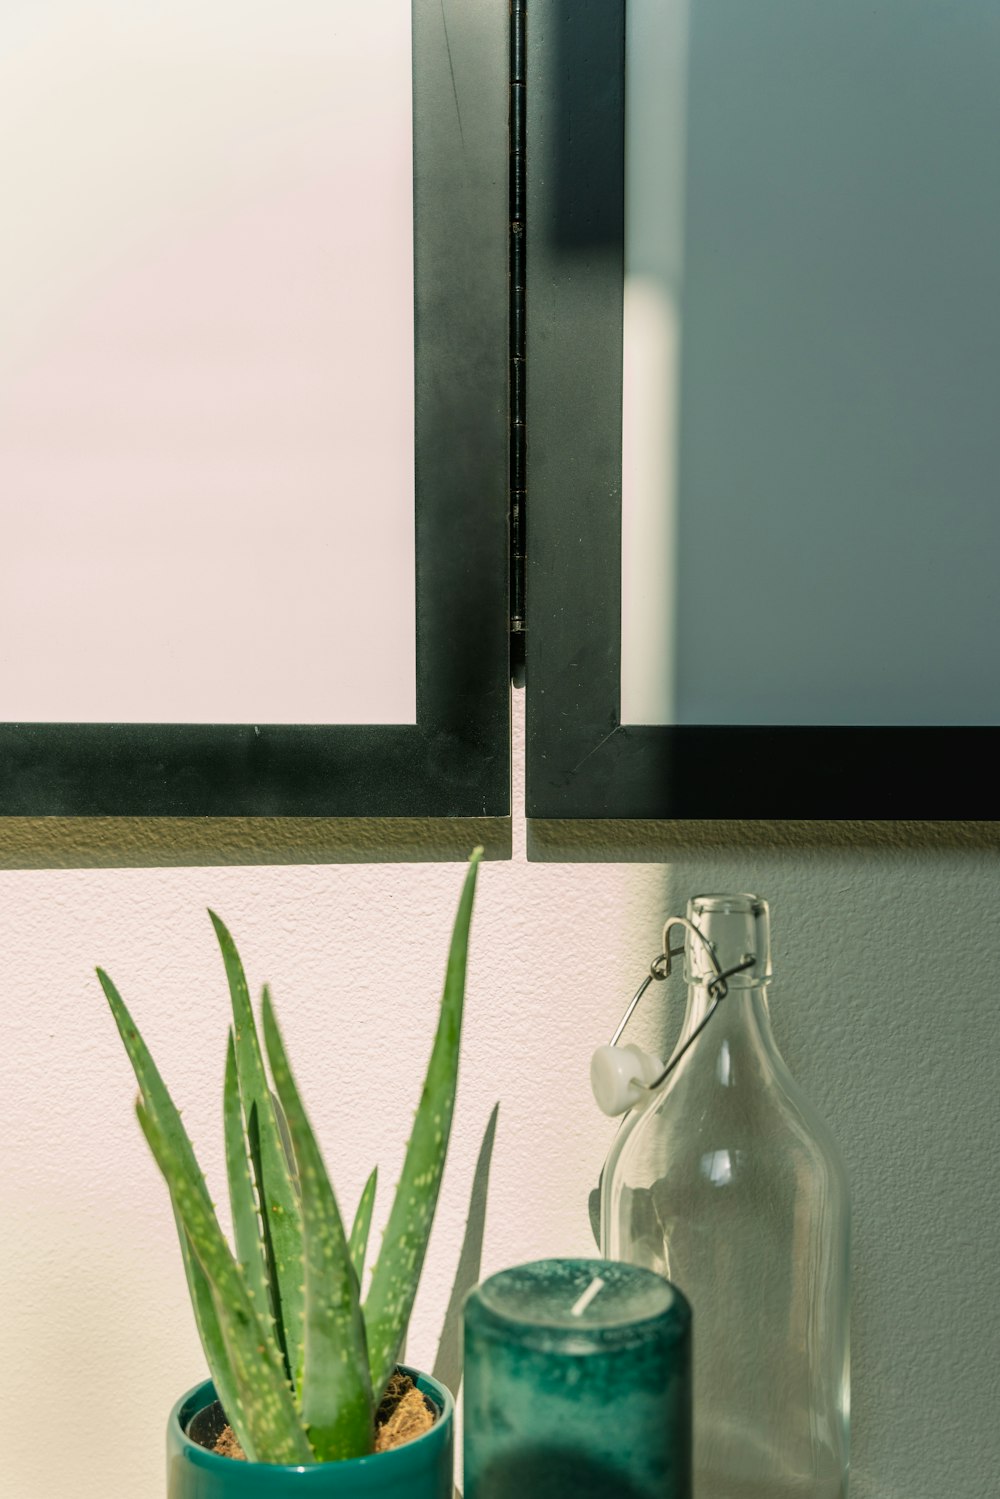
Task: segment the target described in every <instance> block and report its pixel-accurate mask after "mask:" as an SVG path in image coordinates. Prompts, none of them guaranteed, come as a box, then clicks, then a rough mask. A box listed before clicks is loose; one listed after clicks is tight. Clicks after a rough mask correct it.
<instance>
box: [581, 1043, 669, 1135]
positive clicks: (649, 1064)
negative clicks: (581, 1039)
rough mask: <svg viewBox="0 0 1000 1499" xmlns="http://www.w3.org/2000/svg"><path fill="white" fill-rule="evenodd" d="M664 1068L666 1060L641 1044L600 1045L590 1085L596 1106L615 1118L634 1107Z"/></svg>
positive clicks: (594, 1056) (595, 1057)
mask: <svg viewBox="0 0 1000 1499" xmlns="http://www.w3.org/2000/svg"><path fill="white" fill-rule="evenodd" d="M662 1071H663V1063H662V1062H661V1061H660V1059H659V1057H654V1056H653V1055H652V1053H651V1052H648V1051H643V1050H642V1048H641V1047H639V1046H599V1047H598V1048H597V1050H596V1051H595V1052H594V1055H593V1057H592V1058H591V1062H590V1086H591V1088H592V1089H593V1090H594V1098H595V1099H596V1100H597V1107H598V1108H599V1109H600V1110H601V1112H602V1113H604V1114H607V1115H608V1116H609V1117H610V1118H612V1119H615V1118H617V1116H618V1115H619V1114H624V1113H626V1112H627V1110H629V1109H632V1108H634V1107H635V1105H636V1104H637V1103H638V1102H639V1100H640V1098H642V1096H643V1089H644V1088H648V1087H649V1085H650V1084H651V1083H655V1082H656V1079H657V1078H658V1077H659V1076H660V1074H661V1072H662Z"/></svg>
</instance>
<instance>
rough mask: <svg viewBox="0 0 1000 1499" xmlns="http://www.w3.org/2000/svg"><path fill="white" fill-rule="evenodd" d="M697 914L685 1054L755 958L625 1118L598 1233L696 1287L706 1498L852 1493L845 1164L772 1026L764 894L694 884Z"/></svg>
mask: <svg viewBox="0 0 1000 1499" xmlns="http://www.w3.org/2000/svg"><path fill="white" fill-rule="evenodd" d="M687 916H688V920H689V922H691V923H692V925H693V926H694V927H695V928H697V931H698V932H700V933H701V935H702V937H703V938H704V939H705V940H704V942H701V941H699V940H698V938H697V936H694V935H692V933H691V932H690V931H688V932H687V933H686V942H685V954H684V956H685V979H686V982H687V983H688V986H689V988H688V1003H687V1013H686V1014H685V1017H684V1026H683V1029H682V1032H681V1035H680V1038H679V1040H678V1043H677V1048H676V1049H675V1055H676V1054H677V1052H678V1051H679V1050H680V1048H681V1047H682V1046H683V1045H684V1043H685V1041H686V1040H687V1039H688V1038H689V1037H690V1036H691V1034H692V1032H693V1031H694V1030H695V1029H696V1028H697V1026H698V1025H699V1024H700V1023H701V1022H702V1021H703V1020H704V1018H705V1015H706V1014H707V1012H708V1010H709V1009H710V1008H711V1006H712V1004H713V1002H714V994H713V992H712V991H711V990H710V985H711V981H712V979H713V978H714V977H715V976H716V974H717V973H718V972H720V971H725V970H726V969H729V968H731V967H733V966H734V965H736V964H738V963H740V962H742V961H744V960H745V959H746V958H747V957H749V956H750V955H753V958H754V962H753V965H752V967H750V968H748V969H747V970H746V971H744V972H742V973H737V974H733V975H732V977H730V978H729V979H728V980H727V984H728V992H727V994H726V997H725V998H724V999H723V1000H722V1002H721V1003H720V1005H719V1007H718V1009H717V1011H716V1012H715V1014H714V1015H713V1017H712V1019H711V1020H710V1021H709V1023H708V1024H707V1026H706V1027H705V1030H704V1031H703V1032H702V1034H701V1035H700V1036H699V1037H698V1038H697V1040H696V1041H695V1042H694V1043H693V1045H692V1046H691V1048H690V1050H689V1051H688V1052H687V1054H686V1055H685V1056H684V1057H683V1059H682V1060H681V1061H680V1062H679V1063H678V1065H677V1067H676V1069H675V1070H674V1071H673V1072H672V1073H671V1074H670V1076H669V1077H668V1078H667V1080H666V1082H665V1083H663V1084H662V1086H661V1087H660V1088H659V1089H657V1090H654V1091H653V1092H652V1094H651V1095H650V1096H649V1098H648V1099H647V1101H646V1102H645V1103H643V1104H640V1105H639V1107H638V1108H637V1109H636V1110H634V1111H633V1113H632V1114H631V1115H630V1116H629V1118H628V1119H626V1121H625V1123H624V1125H623V1127H622V1128H621V1130H620V1131H619V1134H618V1136H617V1138H616V1140H615V1143H614V1145H613V1146H612V1150H611V1153H610V1154H609V1156H608V1160H607V1164H606V1166H605V1171H604V1177H603V1180H604V1189H603V1191H602V1204H601V1237H602V1249H603V1252H604V1254H605V1255H606V1256H607V1257H608V1258H610V1259H622V1260H628V1261H630V1262H632V1263H633V1264H637V1265H644V1266H646V1267H647V1268H649V1269H652V1270H657V1271H659V1272H660V1273H661V1274H662V1275H665V1276H666V1277H667V1278H668V1279H669V1280H671V1281H673V1282H674V1284H675V1285H677V1286H679V1287H680V1289H681V1290H682V1291H683V1292H684V1294H685V1295H686V1296H687V1298H688V1300H689V1301H690V1302H691V1304H692V1307H693V1310H694V1321H693V1330H694V1339H693V1342H694V1492H695V1496H696V1499H846V1495H847V1471H848V1423H849V1408H850V1384H849V1343H848V1274H849V1267H848V1259H849V1203H848V1188H847V1177H846V1173H845V1170H844V1166H843V1163H842V1161H841V1157H840V1153H839V1151H838V1149H837V1147H836V1145H835V1143H834V1141H833V1139H832V1137H831V1135H830V1133H829V1131H828V1130H827V1128H826V1126H825V1125H824V1123H823V1121H822V1120H821V1119H820V1117H819V1115H818V1114H817V1113H816V1111H815V1109H814V1108H813V1107H812V1105H811V1104H810V1103H809V1102H808V1100H807V1099H806V1098H805V1097H804V1096H803V1094H802V1091H801V1089H800V1088H799V1087H798V1085H797V1084H796V1082H795V1080H794V1078H793V1077H792V1075H791V1073H790V1072H789V1070H788V1067H787V1066H786V1064H785V1062H784V1061H783V1060H782V1057H781V1054H780V1053H779V1051H778V1048H777V1046H776V1045H775V1041H774V1037H773V1036H772V1034H771V1025H770V1020H769V1018H768V1007H767V985H768V982H769V980H770V976H771V956H770V938H769V920H768V908H767V902H766V901H763V900H760V899H759V898H758V897H757V896H754V895H709V896H699V897H697V898H696V899H694V900H692V901H690V902H689V903H688V910H687ZM713 955H714V959H715V962H714V963H713ZM716 964H717V965H718V966H716Z"/></svg>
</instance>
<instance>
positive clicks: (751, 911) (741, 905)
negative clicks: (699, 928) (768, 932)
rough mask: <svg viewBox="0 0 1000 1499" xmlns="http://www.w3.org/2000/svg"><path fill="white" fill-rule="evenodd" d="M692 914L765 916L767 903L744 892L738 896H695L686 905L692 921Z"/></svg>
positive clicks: (756, 896)
mask: <svg viewBox="0 0 1000 1499" xmlns="http://www.w3.org/2000/svg"><path fill="white" fill-rule="evenodd" d="M692 913H694V915H708V914H711V915H715V914H718V915H720V916H737V915H747V916H767V901H766V900H764V899H763V898H762V897H761V896H759V895H750V894H748V893H747V892H745V891H744V892H743V893H742V894H740V895H696V896H695V897H694V898H693V899H692V900H691V901H690V902H689V903H688V916H689V918H690V919H692V920H693V915H692Z"/></svg>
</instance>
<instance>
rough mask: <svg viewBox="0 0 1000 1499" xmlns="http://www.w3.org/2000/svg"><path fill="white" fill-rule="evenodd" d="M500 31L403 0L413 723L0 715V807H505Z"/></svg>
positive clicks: (58, 811) (486, 2) (194, 810)
mask: <svg viewBox="0 0 1000 1499" xmlns="http://www.w3.org/2000/svg"><path fill="white" fill-rule="evenodd" d="M507 42H508V17H507V8H506V5H505V4H504V3H503V0H413V69H414V242H415V266H414V274H415V314H416V348H415V368H416V438H415V441H416V599H417V607H416V653H417V682H416V687H417V722H416V725H392V724H389V725H383V724H375V725H370V724H351V725H333V726H328V727H327V726H313V725H308V726H299V725H292V726H286V725H279V726H275V725H267V724H258V725H252V724H248V725H229V724H226V725H185V724H139V725H136V724H82V725H81V724H62V723H52V724H49V723H46V724H3V725H0V817H7V818H12V817H13V818H26V819H37V818H66V819H76V818H81V817H106V818H150V817H169V818H185V817H191V818H257V817H297V818H343V817H350V818H354V817H366V818H374V817H379V818H381V817H385V818H390V817H392V818H403V819H412V818H462V819H465V818H482V817H489V818H496V817H507V816H509V813H510V700H509V660H508V654H509V653H508V602H507V588H508V559H507V554H508V520H507V457H508V438H507V407H508V400H507V323H508V290H507V234H508V225H507V109H508V63H507ZM360 207H361V205H356V208H355V211H359V210H360ZM244 606H245V607H253V606H254V605H253V601H245V604H244ZM262 607H266V601H262ZM352 648H353V642H352V641H350V640H343V639H340V640H331V641H327V642H320V643H319V652H320V656H322V654H325V653H329V654H331V655H332V654H333V653H335V652H338V651H344V650H351V649H352ZM318 664H321V663H318ZM222 669H224V663H220V670H222ZM431 841H432V842H433V840H431ZM252 845H253V839H252V838H251V839H250V840H249V844H248V847H252ZM431 856H433V855H431ZM445 856H446V857H448V856H450V855H445Z"/></svg>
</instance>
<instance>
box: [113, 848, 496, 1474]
mask: <svg viewBox="0 0 1000 1499" xmlns="http://www.w3.org/2000/svg"><path fill="white" fill-rule="evenodd" d="M481 855H482V850H481V849H476V850H475V852H474V853H473V855H472V858H471V860H470V866H469V870H468V873H467V875H466V878H465V883H464V886H463V889H462V894H461V898H460V901H459V906H458V914H457V916H456V919H455V926H454V931H453V934H452V939H451V948H450V951H449V955H448V965H447V970H446V974H445V981H444V991H443V994H442V998H441V1008H440V1014H439V1018H438V1026H437V1033H436V1035H435V1039H434V1045H433V1049H432V1051H431V1057H430V1062H429V1064H428V1068H427V1075H426V1078H425V1081H424V1087H423V1092H422V1094H421V1098H420V1104H419V1107H418V1109H417V1113H416V1117H415V1121H414V1125H413V1132H412V1134H411V1137H410V1141H409V1144H408V1146H407V1151H406V1158H405V1162H404V1165H403V1170H402V1175H401V1177H400V1180H399V1185H398V1187H397V1190H396V1195H395V1199H394V1201H393V1205H392V1209H391V1212H390V1215H389V1220H388V1224H387V1226H386V1231H385V1236H384V1239H383V1243H382V1248H381V1252H380V1254H379V1257H378V1263H377V1264H376V1266H375V1267H374V1269H373V1271H372V1275H371V1281H370V1285H369V1289H368V1293H367V1296H366V1298H365V1300H364V1302H363V1303H362V1301H361V1290H360V1288H361V1281H362V1275H363V1269H364V1261H365V1252H366V1248H367V1242H368V1230H369V1225H370V1223H371V1216H372V1205H373V1201H374V1196H375V1186H376V1174H375V1172H372V1175H371V1176H370V1177H369V1179H368V1182H367V1184H366V1186H365V1188H364V1191H363V1193H362V1196H361V1201H360V1204H359V1206H358V1210H357V1213H356V1216H355V1218H354V1223H353V1227H352V1228H351V1231H350V1233H347V1232H346V1231H345V1229H344V1225H343V1222H342V1220H341V1216H340V1212H339V1209H338V1207H337V1201H336V1198H335V1196H334V1193H333V1189H332V1187H331V1185H330V1182H329V1178H328V1176H327V1173H326V1169H325V1167H324V1164H323V1160H322V1157H321V1155H320V1151H319V1148H318V1146H317V1143H316V1140H315V1137H314V1135H313V1132H312V1129H311V1127H310V1125H309V1121H308V1119H307V1117H306V1113H305V1110H304V1108H303V1106H302V1101H301V1099H300V1097H299V1092H298V1089H297V1087H296V1085H295V1081H294V1078H293V1076H292V1072H291V1069H290V1067H289V1064H288V1057H287V1055H286V1052H285V1046H284V1043H283V1041H282V1037H281V1032H280V1030H279V1028H278V1023H277V1020H276V1017H275V1013H274V1007H273V1005H272V1003H271V999H270V995H269V993H268V990H267V988H265V989H264V992H263V998H262V1006H261V1019H262V1033H263V1047H262V1046H261V1041H260V1033H259V1032H258V1027H257V1023H256V1021H255V1018H254V1014H253V1009H252V1006H251V1003H250V996H249V991H248V988H247V982H246V978H245V975H244V972H243V966H242V964H241V962H240V958H239V955H238V953H237V951H236V947H235V945H234V943H233V939H232V937H231V936H230V935H229V932H228V931H227V930H226V928H225V926H224V925H223V924H222V922H221V921H220V920H219V918H218V917H217V916H215V915H214V914H213V913H209V914H210V915H211V917H212V922H213V924H214V927H215V931H216V935H217V937H218V941H219V945H220V948H221V950H222V957H223V961H224V964H225V968H226V975H227V978H228V982H229V991H230V996H231V1000H232V1010H233V1024H232V1028H231V1029H230V1032H229V1044H228V1051H227V1056H226V1069H225V1080H224V1085H223V1121H224V1134H225V1157H226V1174H227V1178H228V1185H229V1195H230V1204H231V1209H232V1223H233V1240H234V1248H233V1249H231V1248H230V1245H229V1243H228V1241H227V1239H226V1237H225V1235H224V1234H223V1232H222V1230H221V1228H220V1227H219V1223H218V1220H217V1218H216V1215H215V1210H214V1207H213V1204H212V1201H211V1199H210V1197H209V1193H208V1188H207V1186H206V1184H205V1179H204V1177H203V1175H202V1173H201V1171H200V1169H199V1167H198V1164H197V1161H196V1159H195V1155H194V1151H193V1149H192V1146H191V1143H190V1141H189V1140H188V1137H187V1135H186V1133H185V1131H184V1128H183V1126H182V1124H181V1120H180V1116H179V1114H178V1111H177V1109H176V1108H175V1107H174V1105H173V1103H172V1101H171V1098H170V1095H169V1093H168V1092H167V1089H166V1087H165V1085H164V1083H163V1081H162V1079H161V1077H160V1075H159V1073H158V1071H157V1069H156V1066H155V1064H154V1062H153V1059H152V1057H151V1056H150V1053H149V1050H148V1048H147V1047H146V1045H145V1043H144V1042H143V1040H142V1037H141V1035H140V1033H139V1030H138V1028H137V1026H136V1025H135V1022H134V1021H133V1019H132V1017H131V1015H130V1014H129V1012H128V1010H127V1009H126V1007H125V1004H124V1002H123V1001H122V999H121V996H120V995H119V993H118V991H117V989H116V988H115V986H114V984H113V983H112V982H111V979H110V978H109V977H108V976H107V974H106V973H104V972H103V971H102V970H100V969H98V976H99V978H100V981H101V985H102V987H103V989H104V992H105V994H106V996H107V999H108V1002H109V1004H110V1006H111V1010H112V1013H113V1015H114V1018H115V1021H116V1023H117V1025H118V1029H119V1032H120V1034H121V1037H122V1040H123V1042H124V1044H125V1048H126V1050H127V1052H128V1055H129V1058H130V1060H131V1062H132V1066H133V1068H134V1070H135V1074H136V1078H137V1079H138V1083H139V1097H138V1099H137V1100H136V1106H135V1107H136V1114H137V1116H138V1119H139V1124H140V1126H141V1127H142V1131H143V1134H144V1135H145V1137H146V1140H147V1141H148V1143H149V1146H150V1149H151V1151H152V1153H153V1156H154V1157H155V1159H156V1162H157V1165H158V1166H159V1168H160V1170H161V1171H162V1173H163V1175H164V1177H165V1179H166V1182H167V1186H168V1188H169V1190H170V1196H171V1202H172V1205H173V1210H174V1217H175V1220H176V1222H177V1228H178V1234H179V1237H180V1244H181V1253H182V1256H183V1261H184V1268H185V1271H186V1274H187V1282H188V1289H189V1292H190V1296H191V1305H192V1309H193V1311H194V1316H195V1321H196V1323H197V1326H198V1332H199V1334H200V1337H201V1342H202V1346H203V1348H204V1350H205V1357H206V1359H207V1361H208V1367H209V1370H210V1372H211V1376H212V1378H211V1380H210V1381H206V1382H205V1383H202V1384H200V1385H198V1386H196V1387H195V1389H193V1390H191V1391H189V1392H188V1393H187V1394H186V1395H185V1396H183V1397H182V1398H181V1400H179V1401H178V1403H177V1405H176V1406H175V1408H174V1410H173V1412H172V1413H171V1416H170V1422H169V1426H168V1433H167V1453H168V1463H167V1471H168V1485H167V1486H168V1496H169V1499H299V1496H302V1499H355V1496H357V1499H362V1496H363V1499H376V1496H378V1499H382V1496H385V1499H388V1496H397V1495H398V1496H400V1499H402V1496H406V1499H451V1495H452V1482H453V1479H452V1449H453V1410H454V1406H453V1401H452V1397H451V1395H450V1394H449V1392H448V1391H447V1390H445V1389H444V1387H443V1386H441V1385H440V1384H438V1383H437V1382H436V1381H434V1380H432V1379H430V1378H429V1377H428V1376H426V1375H422V1374H419V1373H417V1372H415V1371H411V1370H400V1371H399V1373H398V1374H397V1359H398V1357H399V1352H400V1349H401V1347H402V1343H403V1339H404V1337H405V1334H406V1328H407V1323H408V1321H409V1316H410V1310H411V1308H412V1305H413V1298H414V1296H415V1294H416V1289H417V1282H418V1279H419V1276H420V1271H421V1268H422V1265H423V1259H424V1253H425V1251H426V1248H427V1240H428V1236H429V1234H430V1228H431V1222H432V1220H433V1217H434V1210H435V1207H436V1204H437V1197H438V1189H439V1186H440V1182H441V1175H442V1171H443V1168H444V1159H445V1154H446V1151H447V1148H448V1136H449V1133H450V1129H451V1119H452V1111H453V1106H454V1099H455V1084H456V1077H457V1070H458V1053H459V1040H460V1034H461V1024H462V1009H463V1002H464V993H465V967H466V953H467V950H468V937H469V924H470V920H471V915H472V904H473V897H474V893H475V882H476V872H477V867H478V863H479V860H480V857H481ZM265 1054H266V1057H267V1061H268V1063H269V1066H270V1078H269V1077H268V1074H267V1071H266V1070H265V1063H264V1057H265ZM394 1376H396V1377H394ZM400 1376H402V1377H400ZM406 1376H409V1377H410V1379H412V1383H413V1385H415V1387H416V1389H415V1391H414V1390H413V1389H408V1390H406V1393H405V1395H402V1398H400V1397H401V1392H402V1390H403V1388H404V1387H405V1386H406V1385H407V1384H408V1383H409V1380H408V1379H407V1378H406ZM390 1380H392V1384H393V1391H392V1400H395V1401H396V1404H397V1407H398V1408H397V1409H396V1410H395V1412H394V1415H393V1417H392V1419H391V1420H390V1421H389V1422H388V1426H390V1427H391V1426H392V1424H393V1421H394V1422H395V1425H396V1427H400V1426H402V1427H403V1428H404V1429H405V1428H406V1427H407V1425H408V1423H412V1422H416V1424H417V1425H418V1426H427V1427H428V1428H429V1429H427V1430H426V1431H424V1433H423V1434H422V1435H419V1436H416V1437H414V1438H413V1439H412V1440H408V1441H404V1442H403V1444H402V1445H396V1446H393V1445H392V1442H393V1440H394V1437H393V1434H392V1432H390V1434H389V1436H388V1437H386V1429H387V1428H386V1424H383V1426H382V1428H381V1430H380V1433H379V1443H378V1445H379V1447H380V1448H385V1449H387V1450H379V1451H376V1450H375V1448H376V1417H377V1415H378V1413H379V1411H380V1407H382V1413H383V1415H384V1414H385V1412H386V1409H387V1404H391V1403H392V1400H390V1402H388V1403H384V1402H383V1397H384V1396H385V1394H386V1391H387V1388H388V1387H389V1385H390ZM404 1407H405V1411H406V1415H405V1419H403V1420H401V1419H400V1416H401V1413H402V1412H403V1411H404ZM226 1423H228V1426H229V1427H230V1428H231V1434H232V1437H233V1438H234V1439H235V1442H236V1443H238V1447H239V1449H242V1451H241V1453H240V1452H237V1453H236V1455H235V1456H226V1455H223V1454H222V1453H221V1452H219V1451H216V1450H210V1448H211V1445H212V1442H213V1441H214V1439H215V1438H216V1437H217V1436H218V1434H219V1431H220V1429H221V1427H222V1426H223V1425H224V1424H226ZM404 1434H405V1432H404ZM240 1456H242V1457H243V1458H244V1459H245V1460H242V1461H241V1460H239V1457H240Z"/></svg>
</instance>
